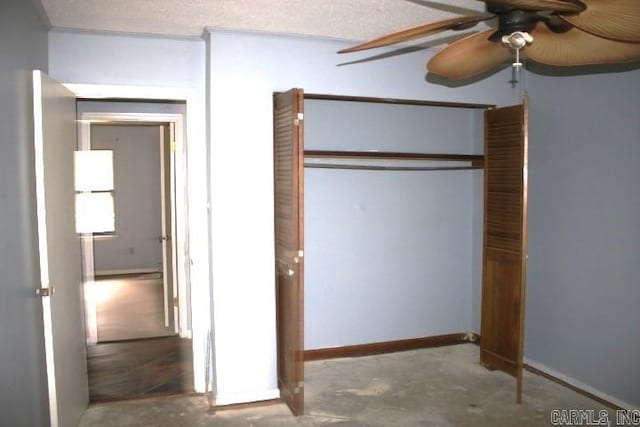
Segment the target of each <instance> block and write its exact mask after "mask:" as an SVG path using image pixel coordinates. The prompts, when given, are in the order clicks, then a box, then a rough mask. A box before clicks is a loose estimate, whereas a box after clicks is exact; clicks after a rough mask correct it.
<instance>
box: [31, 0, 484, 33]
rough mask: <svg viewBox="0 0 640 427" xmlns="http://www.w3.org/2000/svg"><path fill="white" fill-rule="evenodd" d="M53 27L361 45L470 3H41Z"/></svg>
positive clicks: (472, 0) (476, 6) (472, 3)
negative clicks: (225, 33)
mask: <svg viewBox="0 0 640 427" xmlns="http://www.w3.org/2000/svg"><path fill="white" fill-rule="evenodd" d="M41 2H42V5H43V7H44V9H45V11H46V13H47V15H48V17H49V21H50V22H51V25H52V26H53V27H54V28H65V29H77V30H97V31H118V32H127V33H144V34H161V35H175V36H197V37H199V36H201V35H202V32H203V29H204V28H205V27H218V28H225V29H237V30H253V31H267V32H277V33H288V34H304V35H310V36H319V37H331V38H339V39H347V40H364V39H369V38H372V37H375V36H378V35H382V34H385V33H388V32H390V31H394V30H398V29H402V28H404V27H407V26H410V25H415V24H419V23H423V22H427V21H434V20H438V19H444V18H447V17H451V16H453V15H455V14H468V13H472V12H470V11H477V12H482V11H483V10H484V3H482V2H479V1H476V0H449V1H444V0H443V1H429V0H333V1H332V0H41Z"/></svg>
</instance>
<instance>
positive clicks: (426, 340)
mask: <svg viewBox="0 0 640 427" xmlns="http://www.w3.org/2000/svg"><path fill="white" fill-rule="evenodd" d="M478 338H479V337H478V335H477V334H475V333H473V332H459V333H455V334H447V335H435V336H430V337H422V338H410V339H404V340H396V341H384V342H376V343H370V344H358V345H348V346H342V347H331V348H320V349H313V350H305V352H304V360H305V361H307V362H309V361H313V360H325V359H336V358H339V357H360V356H372V355H375V354H384V353H395V352H398V351H408V350H417V349H421V348H429V347H442V346H446V345H454V344H462V343H469V342H475V341H477V339H478Z"/></svg>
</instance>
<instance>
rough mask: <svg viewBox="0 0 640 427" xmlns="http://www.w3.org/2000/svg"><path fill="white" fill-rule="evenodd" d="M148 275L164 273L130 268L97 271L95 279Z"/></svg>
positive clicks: (153, 269)
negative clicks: (100, 277)
mask: <svg viewBox="0 0 640 427" xmlns="http://www.w3.org/2000/svg"><path fill="white" fill-rule="evenodd" d="M147 273H162V270H158V269H157V268H153V267H151V268H129V269H120V270H96V271H95V273H94V275H95V277H99V276H124V275H128V274H147Z"/></svg>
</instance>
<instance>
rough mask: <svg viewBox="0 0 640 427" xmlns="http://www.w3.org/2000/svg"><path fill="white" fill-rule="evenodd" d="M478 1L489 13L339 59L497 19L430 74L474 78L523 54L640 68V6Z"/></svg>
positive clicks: (635, 0)
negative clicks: (629, 65) (628, 64)
mask: <svg viewBox="0 0 640 427" xmlns="http://www.w3.org/2000/svg"><path fill="white" fill-rule="evenodd" d="M479 1H482V2H484V3H486V6H487V12H488V13H486V14H480V15H472V16H459V17H455V18H451V19H445V20H442V21H436V22H431V23H426V24H421V25H417V26H415V27H411V28H407V29H405V30H402V31H398V32H394V33H391V34H387V35H384V36H382V37H379V38H376V39H374V40H370V41H368V42H364V43H361V44H358V45H356V46H353V47H350V48H347V49H343V50H341V51H339V52H338V53H349V52H356V51H360V50H365V49H372V48H376V47H382V46H387V45H391V44H394V43H400V42H404V41H408V40H413V39H416V38H420V37H425V36H430V35H433V34H437V33H440V32H443V31H447V30H466V29H469V28H472V27H474V26H475V25H477V24H478V23H480V22H483V21H489V20H494V19H497V20H498V22H497V28H492V29H490V30H486V31H482V32H476V33H474V34H471V35H469V36H466V37H464V38H462V39H459V40H457V41H455V42H453V43H451V44H450V45H448V46H446V47H445V48H443V49H442V50H440V51H439V52H438V53H436V54H435V55H434V56H433V57H432V58H431V59H430V60H429V62H428V64H427V69H428V70H429V72H430V73H432V74H435V75H438V76H441V77H444V78H446V79H451V80H461V79H467V78H472V77H476V76H479V75H482V74H483V73H486V72H490V71H493V70H498V69H500V68H502V67H503V66H504V65H505V64H506V63H507V62H508V61H509V60H510V59H511V58H512V57H513V54H514V51H515V52H516V53H517V55H518V57H519V54H520V51H521V50H522V53H523V54H524V55H525V56H526V57H527V58H528V59H530V60H532V61H535V62H538V63H541V64H545V65H551V66H560V67H570V66H582V65H598V64H619V63H633V62H640V0H479ZM517 62H519V61H517ZM517 62H516V63H517Z"/></svg>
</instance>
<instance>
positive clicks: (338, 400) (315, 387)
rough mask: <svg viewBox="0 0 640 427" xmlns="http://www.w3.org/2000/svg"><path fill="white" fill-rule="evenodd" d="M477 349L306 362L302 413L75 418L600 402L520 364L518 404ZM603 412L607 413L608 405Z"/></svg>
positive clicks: (536, 407)
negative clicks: (483, 363)
mask: <svg viewBox="0 0 640 427" xmlns="http://www.w3.org/2000/svg"><path fill="white" fill-rule="evenodd" d="M478 358H479V349H478V347H477V346H475V345H473V344H462V345H456V346H450V347H440V348H433V349H425V350H416V351H408V352H402V353H394V354H388V355H380V356H370V357H360V358H351V359H334V360H328V361H319V362H309V363H307V364H306V365H305V375H306V380H305V392H306V399H305V401H306V410H305V415H304V416H301V417H297V418H296V417H293V416H292V415H291V414H290V412H289V410H288V409H287V407H286V406H285V405H283V404H273V405H268V406H263V407H254V408H245V409H227V410H219V411H218V412H217V413H216V414H213V415H212V414H208V412H207V409H208V405H207V401H206V399H205V398H204V397H202V396H175V397H163V398H153V399H144V400H134V401H127V402H118V403H109V404H96V405H92V406H90V407H89V408H88V409H87V411H86V412H85V414H84V416H83V418H82V422H81V426H83V427H85V426H86V427H89V426H91V427H101V426H105V427H107V426H114V427H115V426H118V427H123V426H158V427H160V426H167V427H168V426H171V427H179V426H184V427H192V426H193V427H196V426H229V427H231V426H233V427H241V426H246V427H250V426H256V427H262V426H264V427H272V426H273V427H275V426H303V427H306V426H325V425H331V426H344V427H346V426H353V427H356V426H362V427H364V426H369V427H389V426H402V427H405V426H417V427H418V426H419V427H426V426H475V427H479V426H492V427H494V426H518V427H526V426H543V425H551V418H550V413H551V411H552V410H553V409H592V410H595V411H596V412H595V413H596V416H597V414H598V411H599V410H601V409H607V408H605V407H603V406H602V405H600V404H598V403H597V402H594V401H592V400H590V399H588V398H586V397H584V396H582V395H580V394H577V393H575V392H573V391H571V390H569V389H567V388H565V387H562V386H560V385H558V384H556V383H554V382H552V381H549V380H547V379H545V378H542V377H540V376H537V375H534V374H531V373H528V372H526V373H525V377H524V394H523V404H521V405H518V404H516V403H515V380H514V379H513V378H512V377H510V376H508V375H506V374H504V373H501V372H495V371H494V372H490V371H488V370H486V369H485V368H483V367H482V366H480V364H479V363H478ZM609 419H610V420H614V419H615V418H614V417H613V415H612V413H611V411H609Z"/></svg>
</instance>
